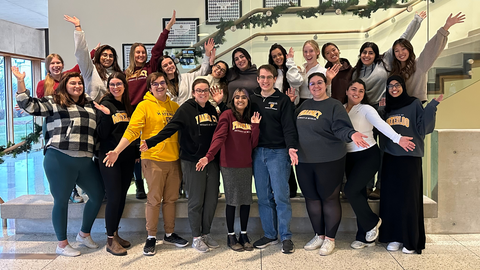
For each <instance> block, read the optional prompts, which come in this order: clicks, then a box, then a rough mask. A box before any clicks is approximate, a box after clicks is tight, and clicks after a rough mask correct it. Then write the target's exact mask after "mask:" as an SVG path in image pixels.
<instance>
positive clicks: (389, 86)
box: [387, 83, 402, 90]
mask: <svg viewBox="0 0 480 270" xmlns="http://www.w3.org/2000/svg"><path fill="white" fill-rule="evenodd" d="M387 87H388V90H390V89H393V88H394V87H395V88H396V89H399V88H401V87H402V85H401V84H399V83H396V84H389V85H388V86H387Z"/></svg>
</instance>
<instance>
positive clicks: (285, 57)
mask: <svg viewBox="0 0 480 270" xmlns="http://www.w3.org/2000/svg"><path fill="white" fill-rule="evenodd" d="M276 49H279V50H280V51H281V52H282V54H283V63H282V71H283V84H282V88H283V89H279V90H280V91H282V93H287V90H288V88H290V84H289V83H288V81H287V71H288V68H287V65H286V63H287V51H286V50H285V48H284V47H283V46H282V45H280V44H277V43H275V44H273V45H272V47H270V51H269V52H268V63H269V64H270V65H272V66H274V67H275V68H276V69H280V68H279V67H278V66H277V64H275V61H273V57H272V51H274V50H276Z"/></svg>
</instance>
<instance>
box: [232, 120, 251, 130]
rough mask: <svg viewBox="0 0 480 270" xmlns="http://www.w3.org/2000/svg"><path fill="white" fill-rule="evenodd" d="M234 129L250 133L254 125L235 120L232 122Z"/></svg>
mask: <svg viewBox="0 0 480 270" xmlns="http://www.w3.org/2000/svg"><path fill="white" fill-rule="evenodd" d="M232 130H234V131H240V132H244V133H248V132H249V131H251V130H252V126H251V125H250V124H247V123H240V122H238V121H235V122H233V123H232ZM245 131H246V132H245Z"/></svg>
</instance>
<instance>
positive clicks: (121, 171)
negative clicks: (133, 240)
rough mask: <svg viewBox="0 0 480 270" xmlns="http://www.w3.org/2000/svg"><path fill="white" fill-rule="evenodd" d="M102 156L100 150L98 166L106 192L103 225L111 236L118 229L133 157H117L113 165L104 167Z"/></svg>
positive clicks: (133, 160) (130, 178)
mask: <svg viewBox="0 0 480 270" xmlns="http://www.w3.org/2000/svg"><path fill="white" fill-rule="evenodd" d="M104 158H105V153H103V152H100V153H99V162H98V163H99V165H98V167H99V169H100V173H101V174H102V178H103V183H104V185H105V193H106V194H107V205H106V207H105V225H106V227H107V235H108V236H113V233H114V232H116V231H117V229H118V225H119V224H120V219H121V218H122V214H123V209H124V208H125V199H126V196H127V192H128V188H129V187H130V183H131V181H132V174H133V167H134V165H135V159H134V158H123V159H118V160H117V162H115V164H114V165H113V167H105V164H104V163H103V162H102V161H103V159H104Z"/></svg>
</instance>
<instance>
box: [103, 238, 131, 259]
mask: <svg viewBox="0 0 480 270" xmlns="http://www.w3.org/2000/svg"><path fill="white" fill-rule="evenodd" d="M110 239H111V240H112V241H111V243H112V244H111V245H109V244H108V242H110V241H108V240H110ZM110 239H107V245H106V246H105V248H106V250H107V252H110V253H112V254H113V255H115V256H124V255H127V250H126V249H125V248H123V247H122V246H121V245H120V244H119V243H118V242H117V240H116V239H115V238H110Z"/></svg>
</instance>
